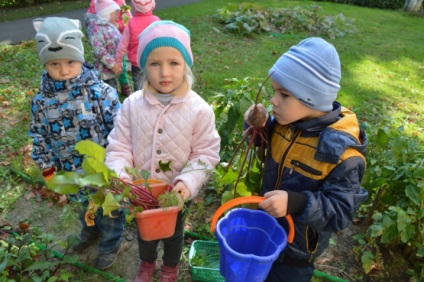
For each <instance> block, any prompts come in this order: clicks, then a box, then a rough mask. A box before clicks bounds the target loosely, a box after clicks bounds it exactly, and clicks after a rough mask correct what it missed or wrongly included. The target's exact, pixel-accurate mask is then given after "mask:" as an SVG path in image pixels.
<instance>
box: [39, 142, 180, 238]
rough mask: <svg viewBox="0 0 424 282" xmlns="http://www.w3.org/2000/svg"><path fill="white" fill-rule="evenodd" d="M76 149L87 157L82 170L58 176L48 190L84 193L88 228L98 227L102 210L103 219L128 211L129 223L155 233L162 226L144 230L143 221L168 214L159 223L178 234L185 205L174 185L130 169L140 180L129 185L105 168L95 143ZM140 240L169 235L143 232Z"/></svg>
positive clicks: (156, 224)
mask: <svg viewBox="0 0 424 282" xmlns="http://www.w3.org/2000/svg"><path fill="white" fill-rule="evenodd" d="M75 149H76V150H77V151H78V152H79V153H80V154H82V155H84V160H83V162H82V166H81V168H82V169H81V170H80V171H78V172H69V171H59V172H57V173H56V174H55V175H54V176H53V177H52V178H51V179H50V180H49V181H48V182H47V187H48V188H49V189H50V190H52V191H54V192H56V193H58V194H77V193H81V192H79V191H80V190H81V191H82V192H83V193H84V196H85V197H87V199H88V200H89V206H88V209H87V213H86V216H85V220H86V222H87V225H89V226H90V225H91V226H92V225H94V215H95V213H96V212H97V210H98V209H99V208H102V210H103V215H109V216H111V213H112V211H114V210H117V209H120V208H124V209H128V210H129V211H130V212H129V213H127V215H126V220H127V222H130V221H132V220H133V219H134V218H136V221H137V226H138V227H139V231H141V229H143V232H144V231H146V230H149V229H152V228H151V225H152V224H153V226H158V222H154V223H151V222H150V223H149V224H148V226H149V228H145V227H142V226H145V224H144V222H142V221H143V220H142V219H144V218H146V217H148V218H151V217H152V216H150V214H153V213H154V212H153V211H156V213H157V212H159V213H162V214H163V213H164V214H166V216H165V217H162V218H161V219H159V221H160V222H162V223H164V224H165V225H166V226H169V225H172V224H173V227H172V231H173V230H174V228H175V223H176V216H177V214H178V211H180V210H181V208H182V206H183V203H184V202H183V200H182V198H181V196H180V195H179V194H178V193H175V192H173V191H172V186H171V185H169V184H167V183H165V182H163V181H160V180H155V179H149V175H150V173H149V172H148V171H137V170H136V169H134V168H126V171H127V172H128V173H129V174H131V175H133V176H134V177H135V178H136V179H138V180H136V181H134V182H129V181H126V180H123V179H121V178H119V177H118V176H117V174H116V173H115V172H114V171H112V170H111V169H109V168H108V167H107V166H106V165H105V158H106V150H105V148H103V147H102V146H100V145H98V144H97V143H95V142H92V141H88V140H84V141H80V142H78V143H77V144H76V146H75ZM81 188H82V189H81ZM145 214H146V215H147V216H145ZM167 217H170V218H171V219H170V218H167ZM173 217H175V223H173V220H172V218H173ZM140 218H141V219H140ZM163 218H165V219H166V220H164V219H163ZM160 222H159V223H160ZM157 229H160V230H162V229H163V228H162V227H158V228H157ZM169 232H170V231H168V233H169ZM156 233H157V232H156ZM171 235H172V234H170V235H169V236H171ZM140 236H142V238H143V239H145V238H147V239H145V240H154V239H159V238H156V237H157V236H165V237H162V238H166V236H167V234H165V235H161V234H158V235H155V236H153V237H152V236H150V235H145V236H144V237H143V234H142V232H140ZM169 236H168V237H169ZM152 238H153V239H152Z"/></svg>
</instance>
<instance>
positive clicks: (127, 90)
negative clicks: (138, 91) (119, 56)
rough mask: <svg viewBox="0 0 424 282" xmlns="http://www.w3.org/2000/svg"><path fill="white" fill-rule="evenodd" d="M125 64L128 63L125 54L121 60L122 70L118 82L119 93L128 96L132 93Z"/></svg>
mask: <svg viewBox="0 0 424 282" xmlns="http://www.w3.org/2000/svg"><path fill="white" fill-rule="evenodd" d="M127 64H128V59H127V56H126V55H125V56H124V59H123V61H122V72H121V74H120V75H119V77H118V81H119V84H120V85H121V94H122V95H124V96H129V95H131V93H132V91H131V86H130V80H129V77H128V72H127Z"/></svg>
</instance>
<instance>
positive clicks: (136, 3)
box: [131, 0, 156, 13]
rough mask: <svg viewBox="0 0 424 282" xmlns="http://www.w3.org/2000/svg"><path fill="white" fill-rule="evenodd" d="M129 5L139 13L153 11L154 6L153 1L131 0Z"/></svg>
mask: <svg viewBox="0 0 424 282" xmlns="http://www.w3.org/2000/svg"><path fill="white" fill-rule="evenodd" d="M131 3H132V5H133V7H134V9H136V10H137V11H138V12H140V13H147V12H150V11H153V9H154V8H155V6H156V2H155V0H131Z"/></svg>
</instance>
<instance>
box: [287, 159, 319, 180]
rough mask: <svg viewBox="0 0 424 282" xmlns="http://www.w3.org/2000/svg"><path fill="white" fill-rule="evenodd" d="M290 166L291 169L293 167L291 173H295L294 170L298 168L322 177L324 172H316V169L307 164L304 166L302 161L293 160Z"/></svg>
mask: <svg viewBox="0 0 424 282" xmlns="http://www.w3.org/2000/svg"><path fill="white" fill-rule="evenodd" d="M290 164H291V167H292V168H291V170H290V173H291V172H292V171H293V169H294V168H295V167H297V168H299V169H301V170H303V171H305V172H307V173H310V174H312V175H317V176H320V175H322V171H319V170H316V169H315V168H313V167H311V166H308V165H307V164H304V163H302V162H300V161H297V160H292V161H290Z"/></svg>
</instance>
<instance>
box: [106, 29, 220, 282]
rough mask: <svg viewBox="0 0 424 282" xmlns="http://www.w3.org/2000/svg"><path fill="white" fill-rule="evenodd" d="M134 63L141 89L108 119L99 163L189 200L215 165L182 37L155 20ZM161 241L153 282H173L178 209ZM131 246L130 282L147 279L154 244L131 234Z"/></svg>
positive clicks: (213, 137) (215, 142)
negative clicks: (137, 173)
mask: <svg viewBox="0 0 424 282" xmlns="http://www.w3.org/2000/svg"><path fill="white" fill-rule="evenodd" d="M136 58H137V62H138V64H139V66H140V69H141V70H142V71H143V72H144V75H143V81H142V84H143V89H142V90H139V91H136V92H135V93H133V94H131V95H130V96H129V97H128V98H127V99H125V101H124V102H123V104H122V107H121V110H120V111H119V112H118V114H117V116H116V121H115V128H114V129H113V130H112V132H111V133H110V135H109V137H108V141H109V145H108V146H107V148H106V165H107V166H108V167H109V168H111V169H113V170H114V171H115V172H116V173H117V174H118V175H119V176H120V177H121V178H123V179H125V180H127V181H131V180H133V179H131V177H130V175H128V174H127V173H126V172H125V168H126V167H129V168H136V169H137V170H147V171H149V172H150V177H151V178H154V179H159V180H162V181H165V182H168V183H170V184H171V185H172V186H173V190H174V191H176V192H178V193H180V195H181V196H182V198H183V199H184V200H185V201H189V200H191V199H192V198H194V197H195V196H196V195H197V193H198V191H199V189H200V188H201V187H202V186H203V185H204V184H205V182H206V181H207V180H208V176H209V174H210V172H211V171H212V170H213V169H214V168H215V166H216V165H217V164H218V163H219V147H220V137H219V135H218V133H217V131H216V128H215V115H214V112H213V109H212V108H211V106H210V105H209V104H208V103H206V101H205V100H203V98H202V97H200V96H199V95H198V94H197V93H196V92H194V91H193V90H192V83H193V74H192V72H191V66H192V65H193V54H192V52H191V47H190V31H189V30H187V29H186V28H185V27H184V26H182V25H179V24H177V23H174V22H172V21H156V22H154V23H152V24H151V25H150V26H149V27H148V28H146V29H145V30H144V31H143V32H142V33H141V34H140V39H139V45H138V51H137V57H136ZM161 164H167V167H166V168H164V166H163V165H161ZM183 210H184V209H183ZM162 240H163V242H164V255H163V258H162V259H163V264H162V266H161V270H160V281H168V282H172V281H177V279H178V270H179V262H180V258H181V254H182V249H183V243H184V219H183V213H182V212H181V211H180V213H179V214H178V218H177V224H176V227H175V232H174V235H172V236H171V237H169V238H166V239H162ZM138 244H139V256H140V260H141V262H140V268H139V272H138V274H137V277H136V279H135V281H136V282H141V281H143V282H146V281H153V275H154V272H155V267H156V259H157V247H158V244H159V240H154V241H145V240H143V239H141V238H140V236H138Z"/></svg>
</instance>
